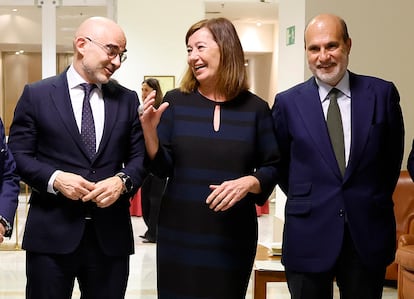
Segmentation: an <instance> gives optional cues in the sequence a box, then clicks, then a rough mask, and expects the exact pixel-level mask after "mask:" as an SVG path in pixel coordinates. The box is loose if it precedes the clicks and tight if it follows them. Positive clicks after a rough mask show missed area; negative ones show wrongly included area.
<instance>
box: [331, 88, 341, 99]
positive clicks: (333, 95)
mask: <svg viewBox="0 0 414 299" xmlns="http://www.w3.org/2000/svg"><path fill="white" fill-rule="evenodd" d="M340 92H341V91H340V90H339V89H337V88H335V87H334V88H332V89H331V90H330V91H329V93H328V96H329V100H336V99H337V97H338V94H339V93H340Z"/></svg>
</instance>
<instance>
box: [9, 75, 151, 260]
mask: <svg viewBox="0 0 414 299" xmlns="http://www.w3.org/2000/svg"><path fill="white" fill-rule="evenodd" d="M102 92H103V96H104V102H105V124H104V130H103V136H102V141H101V143H100V145H99V149H98V152H97V154H96V155H95V157H94V158H93V160H89V158H88V155H87V153H86V149H85V147H84V145H83V142H82V140H81V136H80V133H79V129H78V127H77V125H76V121H75V117H74V114H73V110H72V105H71V101H70V96H69V90H68V85H67V79H66V72H64V73H62V74H60V75H58V76H55V77H51V78H48V79H45V80H42V81H39V82H36V83H33V84H29V85H26V86H25V88H24V90H23V93H22V95H21V97H20V99H19V102H18V104H17V106H16V110H15V116H14V119H13V123H12V126H11V129H10V137H9V146H10V149H11V150H12V152H13V154H14V157H15V160H16V164H17V170H18V173H19V174H20V176H21V177H22V179H23V180H24V181H25V182H26V183H28V184H29V185H30V186H31V187H32V195H31V198H30V210H29V213H28V218H27V222H26V230H25V234H24V238H23V248H24V249H26V250H29V251H36V252H43V253H59V254H64V253H70V252H72V251H73V250H75V249H76V247H77V246H78V245H79V242H80V240H81V237H82V234H83V230H84V226H85V205H92V218H93V221H92V223H93V224H94V226H95V229H96V233H97V236H98V241H99V242H100V244H101V246H102V248H103V250H104V252H106V254H108V255H127V254H131V253H132V252H133V248H134V243H133V234H132V225H131V220H130V214H129V198H130V196H131V194H125V195H123V196H121V197H120V198H119V199H118V200H117V201H116V202H115V203H114V204H113V205H112V206H110V207H108V208H97V207H96V205H95V204H93V203H91V202H89V203H82V201H73V200H69V199H67V198H65V197H64V196H63V195H54V194H51V193H48V192H47V185H48V180H49V179H50V177H51V175H52V173H53V172H54V171H56V170H62V171H67V172H72V173H76V174H79V175H81V176H82V177H84V178H86V179H88V180H90V181H99V180H102V179H105V178H108V177H110V176H114V175H115V174H116V173H117V172H119V171H121V170H122V171H123V172H125V173H126V174H128V175H129V176H130V177H131V178H132V181H133V185H134V186H135V189H134V190H133V192H134V191H135V190H136V189H137V188H138V187H139V186H140V185H141V184H142V181H143V177H144V176H145V173H144V168H143V160H144V156H145V146H144V140H143V135H142V130H141V126H140V123H139V119H138V117H137V107H138V97H137V95H136V93H135V92H134V91H131V90H128V89H126V88H124V87H122V86H120V85H119V84H115V83H114V82H111V81H110V82H109V83H108V84H104V85H103V86H102ZM131 193H132V192H131Z"/></svg>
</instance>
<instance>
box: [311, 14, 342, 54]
mask: <svg viewBox="0 0 414 299" xmlns="http://www.w3.org/2000/svg"><path fill="white" fill-rule="evenodd" d="M312 30H325V31H327V30H329V31H334V30H335V31H336V32H338V33H339V34H340V35H341V37H342V39H343V41H344V42H347V41H348V40H349V34H348V27H347V26H346V23H345V21H344V20H343V19H342V18H340V17H338V16H337V15H333V14H320V15H317V16H316V17H314V18H313V19H312V20H311V21H310V22H309V23H308V25H307V26H306V29H305V48H306V44H307V42H306V36H307V35H308V33H309V31H312Z"/></svg>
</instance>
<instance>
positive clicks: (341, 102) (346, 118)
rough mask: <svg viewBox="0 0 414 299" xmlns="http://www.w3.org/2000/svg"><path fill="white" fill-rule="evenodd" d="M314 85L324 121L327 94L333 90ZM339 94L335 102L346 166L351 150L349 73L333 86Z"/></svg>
mask: <svg viewBox="0 0 414 299" xmlns="http://www.w3.org/2000/svg"><path fill="white" fill-rule="evenodd" d="M316 83H317V84H318V86H319V98H320V100H321V104H322V109H323V113H324V115H325V120H326V117H327V114H328V107H329V97H328V93H329V92H330V91H331V89H332V88H333V87H332V86H330V85H328V84H326V83H324V82H322V81H320V80H318V78H316ZM335 88H336V89H338V90H340V91H341V92H340V93H338V96H337V101H338V106H339V110H340V111H341V118H342V127H343V130H344V145H345V164H346V165H348V160H349V153H350V150H351V88H350V86H349V73H348V71H347V72H346V73H345V75H344V76H343V78H342V79H341V81H339V83H338V84H337V85H336V86H335Z"/></svg>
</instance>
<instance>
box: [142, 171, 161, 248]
mask: <svg viewBox="0 0 414 299" xmlns="http://www.w3.org/2000/svg"><path fill="white" fill-rule="evenodd" d="M166 184H167V179H160V178H158V177H156V176H154V175H152V174H149V175H148V176H147V177H146V178H145V180H144V183H143V184H142V186H141V205H142V218H143V219H144V222H145V224H146V225H147V227H148V230H147V232H146V233H145V234H144V237H145V238H146V239H148V240H152V241H155V240H156V238H157V227H158V215H159V212H160V206H161V199H162V196H163V195H164V191H165V187H166Z"/></svg>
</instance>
